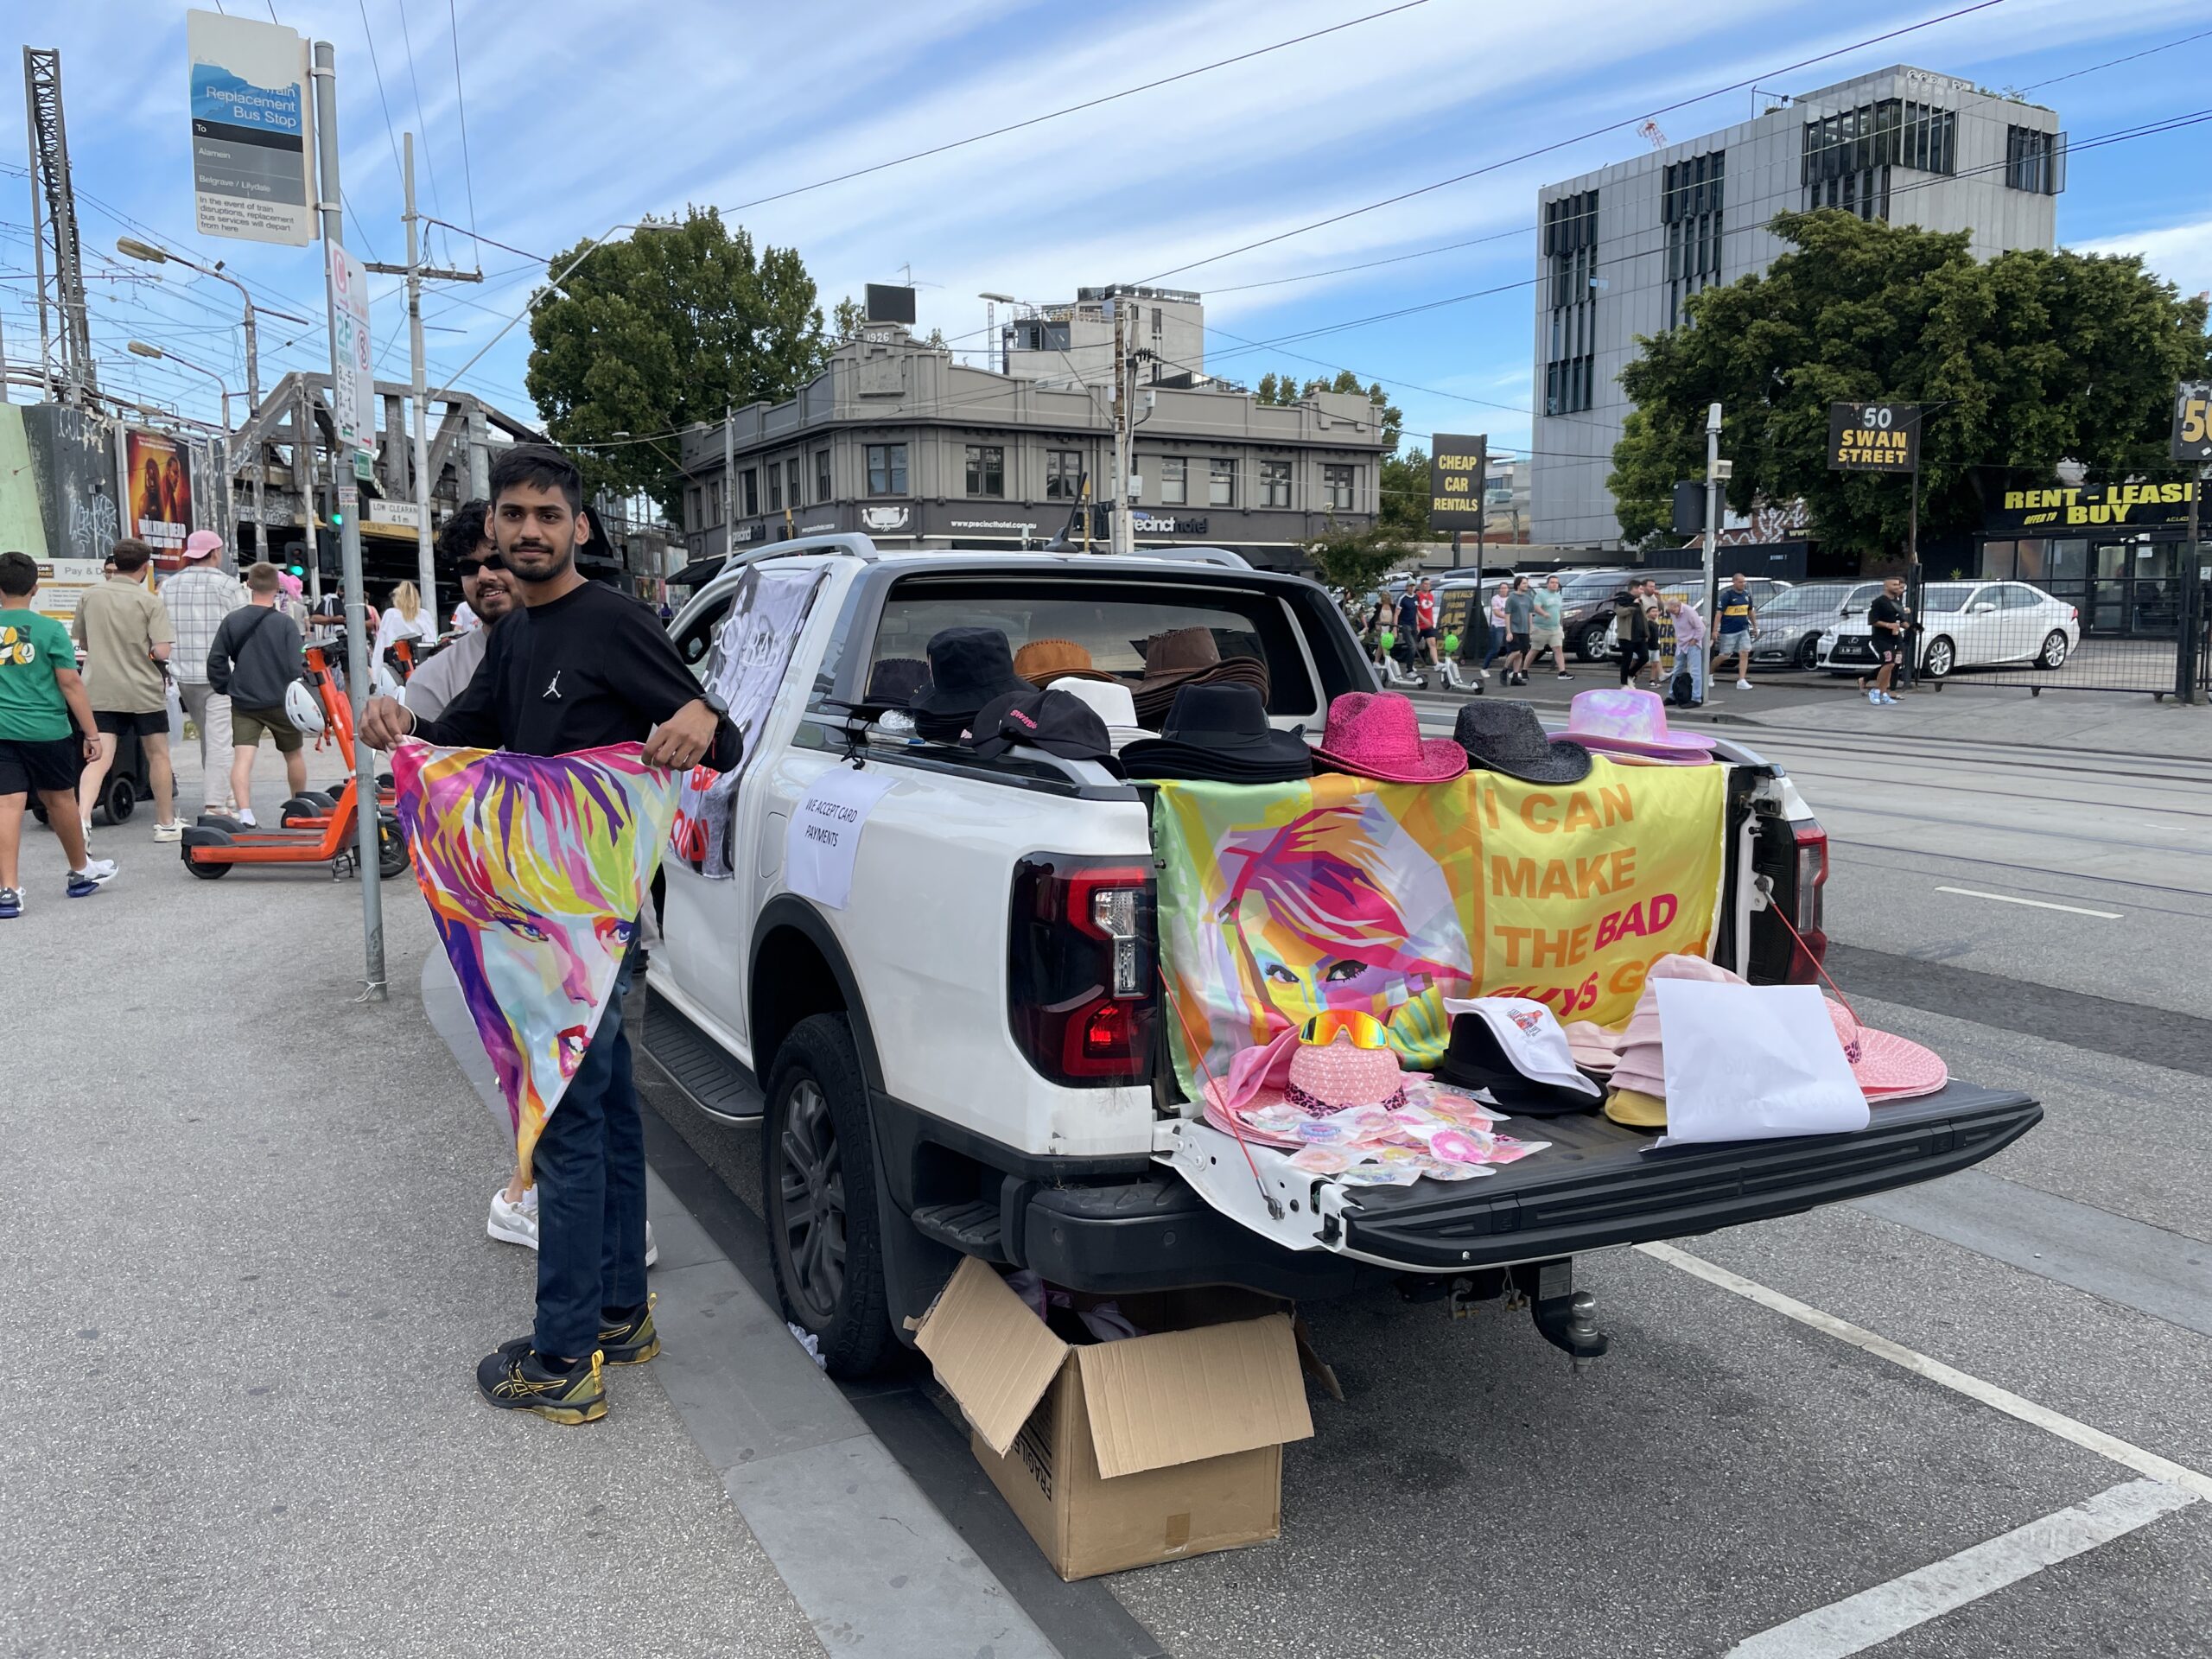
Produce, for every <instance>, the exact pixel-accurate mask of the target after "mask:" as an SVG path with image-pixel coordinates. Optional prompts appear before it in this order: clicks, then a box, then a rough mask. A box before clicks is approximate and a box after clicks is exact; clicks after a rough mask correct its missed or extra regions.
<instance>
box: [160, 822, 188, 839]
mask: <svg viewBox="0 0 2212 1659" xmlns="http://www.w3.org/2000/svg"><path fill="white" fill-rule="evenodd" d="M154 839H155V840H156V841H182V840H183V839H184V825H183V823H181V822H179V823H157V824H156V825H155V826H154Z"/></svg>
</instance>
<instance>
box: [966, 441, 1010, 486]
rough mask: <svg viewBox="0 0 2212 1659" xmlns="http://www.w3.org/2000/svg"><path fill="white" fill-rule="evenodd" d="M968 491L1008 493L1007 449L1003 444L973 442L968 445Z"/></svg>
mask: <svg viewBox="0 0 2212 1659" xmlns="http://www.w3.org/2000/svg"><path fill="white" fill-rule="evenodd" d="M968 493H969V494H970V495H999V496H1002V495H1004V494H1005V493H1006V449H1005V448H1004V447H1003V446H1002V445H1000V444H995V443H971V444H969V446H968Z"/></svg>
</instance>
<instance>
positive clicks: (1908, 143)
mask: <svg viewBox="0 0 2212 1659" xmlns="http://www.w3.org/2000/svg"><path fill="white" fill-rule="evenodd" d="M2065 163H2066V149H2065V139H2064V137H2063V134H2061V133H2060V131H2059V130H2058V117H2057V116H2056V114H2055V113H2054V112H2053V111H2050V110H2048V109H2045V108H2044V107H2042V106H2041V105H2034V104H2027V103H2023V102H2021V101H2020V100H2019V99H2015V98H2005V97H2000V96H1999V95H1997V94H1995V93H1992V92H1982V91H1980V90H1978V89H1977V88H1976V87H1975V86H1974V84H1973V83H1972V82H1971V81H1965V80H1960V79H1955V78H1954V77H1952V76H1949V75H1939V74H1936V73H1932V72H1931V71H1929V70H1926V69H1912V68H1907V67H1903V66H1897V67H1891V68H1888V69H1884V70H1880V71H1878V72H1877V73H1873V74H1868V75H1861V76H1859V77H1858V78H1857V79H1852V80H1847V81H1843V82H1840V83H1839V84H1838V85H1836V86H1824V87H1821V89H1820V90H1819V91H1817V92H1808V93H1806V94H1804V95H1803V96H1802V97H1798V98H1794V99H1787V100H1783V101H1781V102H1777V103H1776V104H1774V105H1772V107H1770V108H1768V109H1766V110H1765V111H1763V112H1762V113H1760V114H1759V115H1758V116H1757V117H1755V118H1753V119H1751V120H1749V121H1745V122H1743V123H1741V124H1738V125H1736V126H1732V127H1727V128H1725V129H1723V130H1720V131H1719V132H1713V133H1708V134H1707V135H1706V136H1705V137H1701V138H1693V139H1690V140H1688V142H1686V143H1674V144H1668V145H1666V146H1665V147H1664V148H1662V149H1654V150H1652V151H1651V152H1650V153H1649V154H1648V155H1643V156H1637V157H1635V158H1634V159H1633V160H1630V161H1626V162H1616V163H1614V164H1613V165H1612V166H1611V167H1607V168H1599V170H1598V171H1596V172H1594V173H1586V174H1584V175H1581V176H1580V177H1579V178H1573V179H1565V180H1562V181H1560V182H1559V183H1557V184H1551V185H1547V186H1545V187H1544V188H1543V189H1541V191H1539V192H1538V193H1537V236H1538V240H1537V264H1536V279H1537V280H1536V303H1535V325H1536V326H1535V397H1536V403H1535V410H1536V413H1535V422H1534V426H1533V432H1534V436H1533V440H1532V442H1531V448H1533V450H1534V451H1535V454H1534V457H1533V461H1532V466H1531V473H1532V477H1531V480H1530V511H1531V516H1532V518H1533V521H1534V523H1533V529H1532V531H1531V538H1532V539H1533V540H1535V541H1538V542H1550V543H1565V544H1568V545H1583V546H1618V544H1619V537H1620V525H1619V523H1618V520H1616V519H1615V518H1614V516H1613V502H1612V496H1611V492H1610V491H1609V490H1608V489H1607V488H1606V484H1605V480H1606V478H1607V476H1608V475H1609V474H1611V471H1612V465H1613V463H1612V451H1613V445H1614V443H1615V442H1617V441H1618V439H1619V437H1620V435H1621V426H1622V423H1623V421H1624V419H1625V418H1626V416H1627V414H1628V409H1629V405H1628V403H1627V401H1626V399H1625V398H1624V397H1623V395H1622V393H1621V390H1620V383H1619V375H1620V372H1621V370H1622V369H1624V368H1625V367H1626V366H1627V365H1629V364H1630V363H1631V362H1633V361H1634V360H1635V359H1636V358H1637V354H1638V352H1639V349H1640V348H1639V347H1638V346H1637V337H1638V336H1639V335H1644V336H1649V335H1656V334H1662V333H1664V332H1666V331H1667V330H1668V329H1670V328H1674V327H1679V326H1681V321H1682V312H1681V307H1682V302H1683V301H1684V300H1685V299H1687V298H1688V296H1691V295H1692V294H1694V293H1696V292H1697V291H1698V290H1699V289H1703V288H1707V287H1710V286H1711V285H1713V283H1727V282H1733V281H1735V280H1736V279H1737V278H1738V277H1745V276H1749V275H1751V273H1753V272H1756V271H1763V270H1765V269H1766V268H1767V267H1768V266H1769V265H1770V264H1772V263H1773V262H1774V260H1775V258H1776V257H1777V256H1778V255H1780V254H1782V253H1783V252H1785V251H1787V249H1788V245H1787V244H1786V243H1784V242H1783V241H1782V240H1781V239H1780V238H1778V237H1777V236H1775V235H1774V234H1773V233H1772V232H1770V231H1769V230H1768V229H1766V225H1767V222H1768V221H1769V220H1770V219H1772V218H1773V216H1774V215H1775V214H1777V213H1784V212H1791V211H1796V210H1800V209H1805V208H1811V207H1840V208H1843V209H1845V210H1847V211H1848V212H1852V213H1858V214H1859V216H1860V217H1861V218H1862V219H1885V220H1887V221H1889V222H1890V223H1891V224H1897V225H1917V226H1923V227H1924V228H1926V229H1929V230H1934V231H1967V232H1971V233H1972V238H1973V240H1972V244H1971V245H1972V247H1973V250H1974V255H1975V257H1978V258H1983V259H1986V258H1989V257H1992V256H1993V255H1995V254H1998V253H2001V252H2004V251H2007V250H2010V249H2014V248H2049V247H2050V246H2051V245H2052V241H2053V237H2054V233H2055V229H2056V201H2055V200H2053V198H2054V197H2055V196H2056V194H2057V193H2058V192H2059V191H2061V190H2063V188H2065V184H2066V166H2065Z"/></svg>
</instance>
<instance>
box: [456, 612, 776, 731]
mask: <svg viewBox="0 0 2212 1659" xmlns="http://www.w3.org/2000/svg"><path fill="white" fill-rule="evenodd" d="M699 694H700V687H699V682H698V681H696V679H694V678H692V677H691V673H690V670H688V669H686V668H685V667H684V666H683V660H682V659H681V658H678V657H677V654H676V647H675V646H674V645H671V643H670V641H669V638H668V636H667V634H665V633H664V632H662V631H661V627H660V624H659V623H658V621H656V620H654V618H653V615H652V613H651V612H650V611H648V610H646V609H645V607H644V606H642V605H640V604H639V603H638V602H637V601H635V600H633V599H630V598H628V597H626V595H624V594H620V593H619V592H617V591H616V590H615V589H613V588H608V587H606V586H604V585H602V584H601V583H599V582H586V583H584V585H583V586H582V587H581V588H576V589H575V591H574V592H572V593H568V594H563V595H562V596H561V597H560V598H559V599H556V600H554V601H551V602H550V603H549V604H544V605H537V606H532V607H525V608H522V609H518V610H516V611H515V612H513V613H512V614H511V615H509V616H507V617H506V618H505V619H504V620H502V621H501V622H500V624H499V626H498V627H497V628H494V629H493V631H492V643H491V646H490V648H489V649H488V650H487V651H486V652H485V653H484V660H483V661H482V662H481V663H480V664H477V668H476V672H475V674H474V677H471V679H470V680H469V682H468V684H467V687H466V688H465V689H464V690H462V691H461V695H460V696H457V697H455V698H454V700H453V701H452V702H449V703H448V704H447V705H446V708H445V712H444V713H443V714H442V715H439V716H438V718H437V719H435V720H423V721H416V725H415V730H414V735H415V736H416V737H419V738H421V739H423V741H425V742H429V743H435V744H437V745H439V746H440V747H444V748H475V749H512V750H513V751H514V752H515V753H518V754H567V753H571V752H573V751H575V750H577V749H591V748H597V747H601V745H604V744H608V743H627V742H643V741H645V738H646V736H647V735H648V734H650V733H651V732H652V728H654V727H655V726H658V724H660V722H661V721H664V720H666V719H667V718H668V717H669V716H670V715H673V714H674V713H675V712H676V711H677V709H681V708H683V706H684V705H685V704H686V703H689V702H694V701H696V699H697V698H698V696H699ZM741 753H743V747H742V744H741V741H740V739H739V736H738V734H737V729H736V728H734V727H733V726H732V725H731V724H730V723H729V721H728V719H727V718H725V719H723V720H722V721H721V724H720V728H719V729H718V730H717V731H716V733H715V745H714V747H713V749H712V750H711V751H710V752H709V753H708V755H707V756H706V757H705V760H704V761H703V762H702V764H704V765H706V766H712V767H714V768H715V770H716V771H718V772H727V771H728V770H729V769H730V768H731V767H733V766H736V765H737V763H738V760H739V757H740V755H741Z"/></svg>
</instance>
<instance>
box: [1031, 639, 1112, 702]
mask: <svg viewBox="0 0 2212 1659" xmlns="http://www.w3.org/2000/svg"><path fill="white" fill-rule="evenodd" d="M1014 672H1015V673H1017V674H1019V675H1020V676H1021V677H1022V678H1023V679H1025V680H1027V681H1028V682H1029V683H1030V684H1032V685H1033V686H1035V687H1037V688H1038V689H1039V690H1043V689H1044V688H1045V687H1046V686H1048V685H1050V684H1052V682H1053V681H1054V680H1066V679H1077V680H1103V681H1104V682H1105V683H1107V684H1109V685H1118V684H1120V683H1121V682H1120V681H1118V680H1116V678H1115V677H1114V676H1112V675H1111V674H1109V673H1107V672H1106V671H1105V670H1103V669H1101V668H1096V667H1093V666H1092V664H1091V661H1090V652H1088V651H1086V650H1084V648H1083V647H1082V646H1081V645H1077V644H1076V642H1075V641H1074V640H1072V639H1032V640H1031V641H1030V642H1029V643H1028V644H1027V645H1024V646H1023V647H1022V648H1021V649H1020V651H1017V652H1014Z"/></svg>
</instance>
